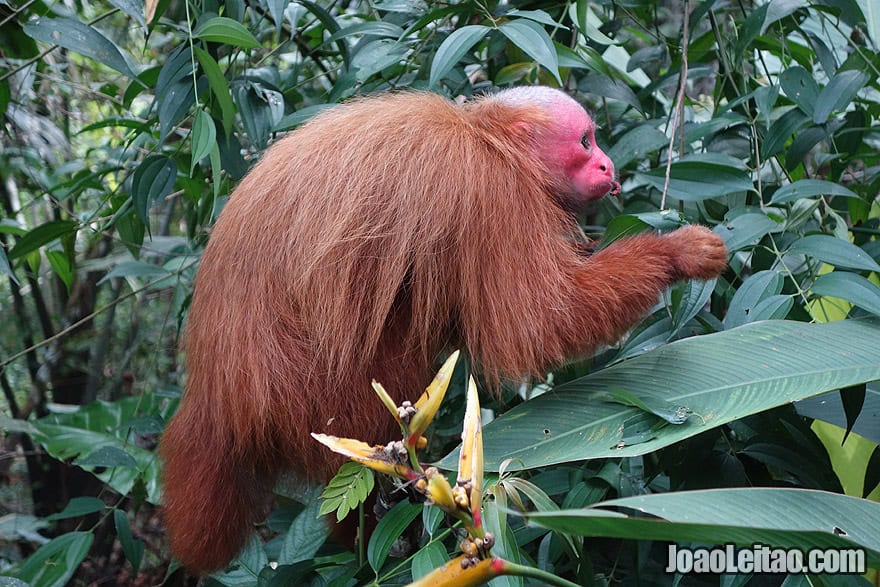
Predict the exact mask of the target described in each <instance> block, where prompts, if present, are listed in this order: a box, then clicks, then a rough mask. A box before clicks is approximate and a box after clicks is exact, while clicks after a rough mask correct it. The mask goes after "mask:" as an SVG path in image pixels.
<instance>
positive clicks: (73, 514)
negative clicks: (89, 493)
mask: <svg viewBox="0 0 880 587" xmlns="http://www.w3.org/2000/svg"><path fill="white" fill-rule="evenodd" d="M106 507H107V506H106V505H105V504H104V502H103V501H101V500H100V499H98V498H97V497H74V498H72V499H71V500H70V502H68V504H67V506H65V508H64V510H62V511H61V512H59V513H57V514H52V515H51V516H47V517H46V519H47V520H50V521H54V520H66V519H67V518H78V517H80V516H87V515H89V514H94V513H95V512H100V511H103V510H104V508H106Z"/></svg>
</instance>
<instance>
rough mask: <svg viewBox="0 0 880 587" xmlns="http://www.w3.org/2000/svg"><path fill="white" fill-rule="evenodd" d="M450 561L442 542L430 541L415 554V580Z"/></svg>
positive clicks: (413, 566)
mask: <svg viewBox="0 0 880 587" xmlns="http://www.w3.org/2000/svg"><path fill="white" fill-rule="evenodd" d="M437 509H438V510H439V508H437ZM447 562H449V555H448V554H447V553H446V548H445V547H444V546H443V543H441V542H429V543H428V544H426V545H425V546H424V547H423V548H420V549H419V550H418V552H416V554H415V556H413V561H412V578H413V581H415V580H416V579H420V578H421V577H424V576H425V575H427V574H428V573H430V572H431V571H433V570H434V569H437V568H439V567H440V566H441V565H444V564H446V563H447Z"/></svg>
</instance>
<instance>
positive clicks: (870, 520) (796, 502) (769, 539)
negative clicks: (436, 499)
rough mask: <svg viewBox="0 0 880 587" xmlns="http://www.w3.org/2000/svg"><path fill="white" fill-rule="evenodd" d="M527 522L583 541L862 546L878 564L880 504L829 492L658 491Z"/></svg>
mask: <svg viewBox="0 0 880 587" xmlns="http://www.w3.org/2000/svg"><path fill="white" fill-rule="evenodd" d="M605 507H615V508H627V509H632V510H634V511H635V512H637V513H636V515H634V516H625V515H624V514H622V513H618V512H613V511H608V510H604V509H601V508H605ZM804 512H810V515H808V516H806V515H804V514H803V513H804ZM645 514H651V515H654V516H657V517H658V518H659V519H653V518H647V517H645ZM526 518H527V519H528V520H529V522H531V523H534V524H537V525H539V526H543V527H545V528H550V529H552V530H556V531H559V532H568V533H571V534H578V535H581V536H603V537H613V538H632V539H638V540H664V541H672V542H679V543H680V542H699V543H702V544H724V543H733V544H737V545H740V546H747V545H750V544H753V543H760V544H768V545H772V546H773V547H774V548H800V549H802V550H807V549H810V548H864V549H866V554H867V559H868V561H869V563H870V564H871V565H872V566H876V565H877V564H878V563H880V504H876V503H874V502H871V501H868V500H864V499H859V498H857V497H850V496H847V495H840V494H838V493H830V492H825V491H813V490H808V489H777V488H748V489H740V488H737V489H710V490H704V491H681V492H673V493H655V494H651V495H639V496H635V497H627V498H623V499H614V500H611V501H606V502H602V503H600V504H596V506H594V507H590V508H586V509H581V510H561V511H559V512H539V513H534V514H528V515H527V516H526Z"/></svg>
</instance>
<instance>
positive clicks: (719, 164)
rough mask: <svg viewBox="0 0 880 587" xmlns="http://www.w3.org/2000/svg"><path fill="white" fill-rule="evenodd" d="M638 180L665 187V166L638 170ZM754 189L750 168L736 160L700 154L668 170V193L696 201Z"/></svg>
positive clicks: (681, 198)
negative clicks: (746, 168)
mask: <svg viewBox="0 0 880 587" xmlns="http://www.w3.org/2000/svg"><path fill="white" fill-rule="evenodd" d="M636 176H637V177H638V179H639V180H641V181H644V182H646V183H647V184H648V185H650V186H652V187H654V188H656V189H658V190H662V189H663V185H664V183H665V181H666V166H661V167H658V168H657V169H652V170H651V171H649V172H647V173H637V174H636ZM749 191H754V185H753V183H752V179H751V178H750V177H749V174H748V172H747V171H745V170H744V169H742V168H740V167H735V166H734V165H733V162H730V163H728V162H726V161H725V160H722V159H720V158H717V157H714V156H709V155H699V156H691V157H687V158H685V159H682V160H681V161H677V162H675V163H673V164H672V169H670V172H669V195H670V196H671V197H673V198H676V199H678V200H684V201H688V202H697V201H701V200H708V199H710V198H717V197H719V196H724V195H727V194H734V193H738V192H749Z"/></svg>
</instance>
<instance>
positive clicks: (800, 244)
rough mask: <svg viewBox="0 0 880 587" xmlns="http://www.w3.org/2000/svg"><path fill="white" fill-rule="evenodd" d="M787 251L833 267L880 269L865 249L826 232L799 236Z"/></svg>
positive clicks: (861, 269)
mask: <svg viewBox="0 0 880 587" xmlns="http://www.w3.org/2000/svg"><path fill="white" fill-rule="evenodd" d="M787 252H788V253H800V254H803V255H809V256H811V257H813V258H815V259H818V260H820V261H824V262H825V263H829V264H831V265H834V266H835V267H846V268H848V269H856V270H860V271H880V265H878V264H877V262H876V261H875V260H874V259H872V258H871V256H870V255H868V254H867V253H866V252H865V251H863V250H862V249H860V248H859V247H857V246H856V245H854V244H852V243H851V242H849V241H845V240H843V239H840V238H837V237H834V236H831V235H828V234H811V235H808V236H805V237H802V238H799V239H798V240H796V241H794V243H792V245H791V246H790V247H789V248H788V251H787Z"/></svg>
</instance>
